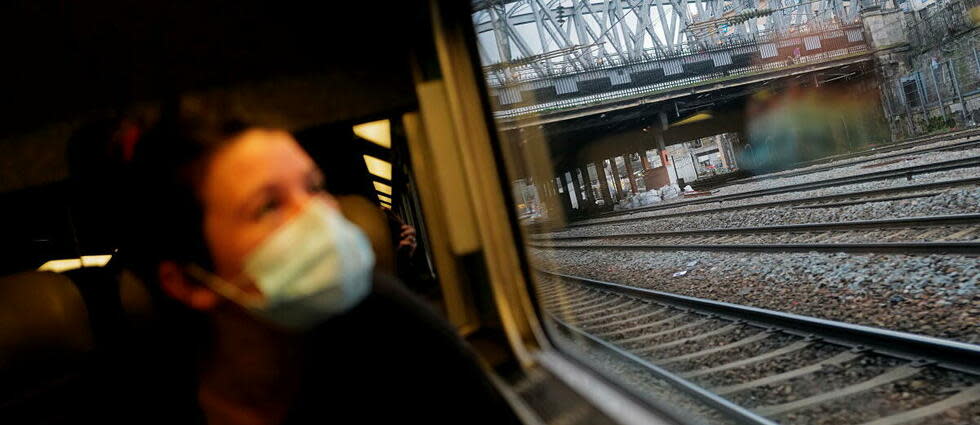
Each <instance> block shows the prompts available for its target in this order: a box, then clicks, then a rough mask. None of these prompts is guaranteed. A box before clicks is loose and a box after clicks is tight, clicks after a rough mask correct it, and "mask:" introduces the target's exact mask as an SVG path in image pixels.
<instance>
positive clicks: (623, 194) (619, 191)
mask: <svg viewBox="0 0 980 425" xmlns="http://www.w3.org/2000/svg"><path fill="white" fill-rule="evenodd" d="M609 166H610V168H611V169H612V173H613V181H614V182H616V193H617V194H618V196H619V199H623V198H625V197H626V191H624V190H623V180H622V179H621V178H620V177H619V166H618V165H616V157H615V156H614V157H612V158H609Z"/></svg>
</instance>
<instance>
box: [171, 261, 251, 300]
mask: <svg viewBox="0 0 980 425" xmlns="http://www.w3.org/2000/svg"><path fill="white" fill-rule="evenodd" d="M185 270H186V271H187V274H189V275H190V276H191V277H192V278H194V280H197V281H198V282H201V283H203V284H204V286H207V287H208V288H209V289H211V290H212V291H214V292H216V293H217V294H218V295H221V296H222V297H225V298H227V299H228V300H230V301H232V302H234V303H235V304H238V305H240V306H242V307H245V308H247V309H250V310H255V309H259V308H261V307H262V306H263V305H265V300H264V299H263V298H262V297H261V296H258V295H253V294H249V293H247V292H245V291H243V290H242V288H239V287H238V286H235V285H233V284H231V283H230V282H228V281H227V280H225V279H223V278H221V277H220V276H217V275H215V274H214V273H211V272H209V271H207V270H204V268H202V267H201V266H198V265H197V264H193V263H192V264H188V265H187V266H186V267H185Z"/></svg>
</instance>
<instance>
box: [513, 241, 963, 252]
mask: <svg viewBox="0 0 980 425" xmlns="http://www.w3.org/2000/svg"><path fill="white" fill-rule="evenodd" d="M528 246H530V247H533V248H541V249H555V250H570V249H577V250H588V249H591V250H600V249H603V250H611V249H615V250H632V251H723V252H724V251H729V252H730V251H738V252H849V253H882V254H963V255H980V242H875V243H757V244H756V243H739V244H718V245H705V244H636V245H582V244H579V245H546V244H528Z"/></svg>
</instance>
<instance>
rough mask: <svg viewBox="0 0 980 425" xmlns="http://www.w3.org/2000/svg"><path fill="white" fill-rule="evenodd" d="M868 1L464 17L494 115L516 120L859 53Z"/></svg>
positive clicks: (701, 3)
mask: <svg viewBox="0 0 980 425" xmlns="http://www.w3.org/2000/svg"><path fill="white" fill-rule="evenodd" d="M877 2H878V0H605V1H597V0H552V1H547V0H516V1H514V0H496V1H491V0H475V1H473V7H474V12H473V15H472V17H473V21H474V25H475V26H476V30H477V39H478V47H479V51H480V56H481V61H482V63H483V66H484V72H485V75H486V76H487V79H488V83H489V85H490V87H491V92H492V95H493V96H492V97H493V99H494V101H495V103H496V107H497V109H498V115H521V114H525V113H530V112H540V111H543V110H555V109H562V108H567V107H570V106H576V105H578V104H590V103H595V102H602V101H606V100H611V99H615V98H617V97H622V96H630V95H636V94H643V93H645V92H651V91H662V90H664V89H670V88H676V87H679V86H684V85H697V84H702V83H705V82H707V81H709V80H717V79H725V78H730V77H732V76H737V75H741V74H745V73H752V72H765V71H772V70H774V69H776V68H781V67H783V68H784V67H787V66H793V65H799V64H800V63H802V62H811V63H812V62H814V61H820V60H827V59H829V58H833V57H838V56H843V55H850V54H855V53H856V52H860V51H865V52H866V51H868V48H867V46H868V41H867V40H866V36H865V35H864V34H863V26H862V24H861V21H860V13H861V11H862V10H864V9H867V8H870V7H878V5H879V4H878V3H877ZM576 99H578V100H576Z"/></svg>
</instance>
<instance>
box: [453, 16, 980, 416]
mask: <svg viewBox="0 0 980 425" xmlns="http://www.w3.org/2000/svg"><path fill="white" fill-rule="evenodd" d="M977 5H978V2H977V1H976V0H957V1H946V0H934V1H925V2H922V1H903V0H896V1H893V0H889V1H886V2H878V1H875V0H871V1H863V0H862V1H855V0H830V1H803V0H800V1H796V0H781V1H776V0H769V1H765V0H759V1H754V0H753V1H722V0H718V1H715V0H690V1H683V2H676V1H670V2H666V1H664V2H654V1H646V0H636V1H627V0H623V1H618V0H610V1H599V0H558V1H543V0H520V1H477V2H473V10H472V15H471V18H472V23H473V28H474V33H475V38H474V40H475V46H474V47H473V48H474V55H478V57H479V62H480V65H481V66H482V72H483V76H484V83H485V89H486V93H487V97H488V99H489V103H490V105H491V108H492V115H493V119H494V124H495V131H496V132H497V136H498V137H497V140H498V143H499V144H500V148H501V152H502V153H503V155H504V163H505V164H506V166H507V170H506V171H507V175H508V179H509V183H510V187H509V189H510V190H511V193H512V195H513V196H512V199H513V201H514V205H513V207H514V208H515V209H516V211H517V216H518V219H519V220H520V225H521V229H522V231H523V232H524V233H525V238H524V240H525V241H526V246H525V247H524V248H525V250H526V254H527V256H528V258H529V260H530V262H531V264H532V273H533V276H532V285H533V288H531V289H532V292H533V293H534V295H535V297H536V302H537V303H539V305H540V307H541V308H540V311H541V314H542V319H543V321H544V323H545V325H546V329H547V330H548V335H549V337H550V338H551V339H552V340H553V341H554V342H555V344H556V345H557V346H558V347H560V348H561V349H563V350H565V351H566V352H567V353H569V354H571V355H573V356H577V357H579V358H580V359H582V360H583V361H585V362H586V363H587V364H590V365H592V366H594V367H595V368H596V370H598V371H600V372H601V373H603V374H605V375H607V376H608V377H609V378H610V379H612V380H614V381H617V382H619V383H620V384H622V385H623V386H624V388H626V389H628V390H630V391H632V392H634V393H635V394H637V395H639V396H641V397H644V398H646V399H647V400H650V401H651V403H655V404H657V405H658V406H660V407H662V408H665V409H667V410H670V411H672V412H674V413H675V414H676V415H677V416H678V417H680V418H684V419H685V420H693V421H700V422H706V423H727V422H737V423H773V422H775V423H791V424H811V423H828V424H829V423H833V424H850V423H854V424H858V423H875V424H898V423H929V424H933V423H970V422H978V421H980V383H978V382H980V381H978V378H977V372H978V367H977V365H978V364H980V356H978V353H980V346H978V345H977V344H978V342H980V331H978V330H980V326H978V324H980V295H978V293H977V286H978V283H980V281H978V279H980V278H978V276H980V261H978V260H977V254H978V252H980V222H978V213H980V189H978V182H980V128H977V127H976V124H977V119H978V118H977V116H976V114H977V113H978V111H980V53H978V49H980V42H978V36H977V35H976V33H975V32H973V31H972V28H974V26H975V25H976V22H977V20H978V19H980V8H978V7H977Z"/></svg>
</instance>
